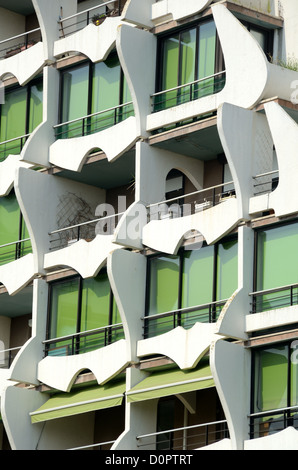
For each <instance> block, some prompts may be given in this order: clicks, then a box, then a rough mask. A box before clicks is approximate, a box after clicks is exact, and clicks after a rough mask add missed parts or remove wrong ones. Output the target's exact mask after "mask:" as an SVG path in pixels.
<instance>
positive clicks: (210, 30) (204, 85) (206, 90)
mask: <svg viewBox="0 0 298 470" xmlns="http://www.w3.org/2000/svg"><path fill="white" fill-rule="evenodd" d="M215 49H216V28H215V23H214V21H209V22H208V23H204V24H202V25H201V26H200V30H199V47H198V78H199V79H200V78H205V77H209V76H210V75H213V74H214V72H215ZM213 92H214V78H209V79H207V80H203V81H201V82H200V83H199V84H198V86H197V98H200V97H201V96H205V95H209V94H212V93H213Z"/></svg>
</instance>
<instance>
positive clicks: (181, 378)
mask: <svg viewBox="0 0 298 470" xmlns="http://www.w3.org/2000/svg"><path fill="white" fill-rule="evenodd" d="M214 386H215V385H214V380H213V377H212V374H211V370H210V366H209V364H207V365H206V363H204V365H201V366H199V367H197V368H196V369H191V370H180V369H179V370H177V369H174V370H173V369H171V370H168V371H163V372H155V373H152V374H151V375H149V376H148V377H146V378H145V379H144V380H142V381H141V382H140V383H138V384H137V385H136V386H135V387H133V388H132V389H131V390H129V391H128V392H127V393H126V395H127V400H128V402H138V401H143V400H152V399H153V398H161V397H166V396H169V395H178V394H181V393H186V392H192V391H194V390H202V389H205V388H210V387H214Z"/></svg>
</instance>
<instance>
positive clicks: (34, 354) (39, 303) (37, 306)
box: [10, 279, 48, 385]
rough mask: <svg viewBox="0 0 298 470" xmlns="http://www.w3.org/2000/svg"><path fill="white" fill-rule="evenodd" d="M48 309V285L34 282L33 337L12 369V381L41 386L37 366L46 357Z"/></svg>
mask: <svg viewBox="0 0 298 470" xmlns="http://www.w3.org/2000/svg"><path fill="white" fill-rule="evenodd" d="M47 308H48V284H47V282H46V281H45V280H43V279H34V281H33V302H32V335H31V338H30V339H29V340H28V341H27V342H26V343H25V344H24V345H23V346H22V348H21V349H20V351H19V352H18V354H17V356H16V358H15V360H14V361H13V363H12V365H11V367H10V380H15V381H16V382H23V383H29V384H34V385H39V381H38V379H37V364H38V362H39V361H40V360H42V358H43V357H44V345H43V341H44V339H45V332H46V326H47V325H46V322H47V318H46V315H45V312H46V311H47Z"/></svg>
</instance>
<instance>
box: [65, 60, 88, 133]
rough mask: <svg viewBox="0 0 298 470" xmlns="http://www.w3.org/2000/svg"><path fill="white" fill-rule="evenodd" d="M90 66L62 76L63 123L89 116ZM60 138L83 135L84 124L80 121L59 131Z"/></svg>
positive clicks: (69, 71) (70, 71)
mask: <svg viewBox="0 0 298 470" xmlns="http://www.w3.org/2000/svg"><path fill="white" fill-rule="evenodd" d="M88 92H89V66H88V65H84V66H82V67H79V68H76V69H74V70H68V71H66V72H63V75H62V111H61V121H62V122H67V121H72V120H73V119H77V118H80V117H84V116H86V115H87V114H88ZM58 132H59V135H58V137H61V138H66V137H74V136H78V135H82V122H81V121H78V122H75V123H72V124H69V125H65V126H62V127H60V128H59V129H58Z"/></svg>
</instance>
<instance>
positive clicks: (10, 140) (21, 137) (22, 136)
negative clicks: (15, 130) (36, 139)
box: [0, 134, 31, 145]
mask: <svg viewBox="0 0 298 470" xmlns="http://www.w3.org/2000/svg"><path fill="white" fill-rule="evenodd" d="M30 135H31V134H24V135H20V136H19V137H14V138H13V139H9V140H3V141H2V142H0V145H5V144H9V143H10V142H15V141H16V140H21V139H25V138H27V137H30Z"/></svg>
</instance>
